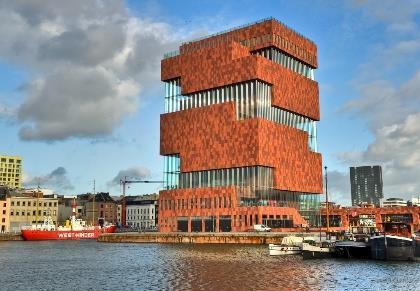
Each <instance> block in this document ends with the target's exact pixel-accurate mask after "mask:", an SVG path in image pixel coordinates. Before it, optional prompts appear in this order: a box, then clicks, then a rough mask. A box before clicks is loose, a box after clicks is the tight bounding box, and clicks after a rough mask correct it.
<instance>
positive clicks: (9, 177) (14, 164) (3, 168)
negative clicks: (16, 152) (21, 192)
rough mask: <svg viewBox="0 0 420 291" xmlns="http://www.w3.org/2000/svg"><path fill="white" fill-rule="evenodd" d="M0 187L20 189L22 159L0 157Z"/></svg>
mask: <svg viewBox="0 0 420 291" xmlns="http://www.w3.org/2000/svg"><path fill="white" fill-rule="evenodd" d="M0 186H7V187H9V188H12V189H20V188H22V158H21V157H18V156H3V155H0Z"/></svg>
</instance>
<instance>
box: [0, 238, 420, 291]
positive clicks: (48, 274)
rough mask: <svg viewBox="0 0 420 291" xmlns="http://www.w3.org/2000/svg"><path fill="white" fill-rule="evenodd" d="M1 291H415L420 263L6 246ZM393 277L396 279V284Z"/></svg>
mask: <svg viewBox="0 0 420 291" xmlns="http://www.w3.org/2000/svg"><path fill="white" fill-rule="evenodd" d="M0 265H1V266H2V272H0V282H1V289H2V290H28V289H38V290H57V289H64V290H167V289H171V290H321V289H323V290H326V289H329V290H330V289H335V290H346V289H348V290H354V289H358V290H360V289H369V290H372V289H382V290H415V289H416V288H417V287H418V286H416V282H417V280H418V278H417V276H418V274H419V272H420V264H416V263H410V262H402V263H387V262H374V261H347V260H313V261H303V260H302V259H301V258H300V257H299V256H285V257H270V256H269V255H268V249H267V247H266V246H243V245H242V246H239V245H163V244H100V243H96V242H94V241H79V242H3V243H0ZM391 278H392V279H391Z"/></svg>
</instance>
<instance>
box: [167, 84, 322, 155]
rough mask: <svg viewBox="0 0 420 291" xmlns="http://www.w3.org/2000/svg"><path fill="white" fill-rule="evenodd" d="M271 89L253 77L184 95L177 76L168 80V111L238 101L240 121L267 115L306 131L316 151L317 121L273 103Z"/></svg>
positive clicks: (309, 142) (311, 147)
mask: <svg viewBox="0 0 420 291" xmlns="http://www.w3.org/2000/svg"><path fill="white" fill-rule="evenodd" d="M271 91H272V90H271V86H270V85H269V84H266V83H263V82H261V81H258V80H253V81H249V82H244V83H238V84H232V85H228V86H224V87H219V88H214V89H210V90H206V91H201V92H196V93H193V94H189V95H186V96H183V95H181V85H180V79H174V80H170V81H167V82H165V94H166V95H165V113H170V112H176V111H181V110H188V109H192V108H198V107H204V106H209V105H213V104H220V103H225V102H235V106H236V115H237V119H238V120H243V119H248V118H264V119H267V120H271V121H274V122H276V123H279V124H283V125H287V126H290V127H293V128H296V129H299V130H302V131H305V132H306V133H308V137H309V139H308V145H309V148H310V149H311V150H312V151H314V152H317V128H316V124H317V122H316V121H315V120H312V119H310V118H308V117H305V116H302V115H298V114H296V113H293V112H290V111H287V110H284V109H281V108H278V107H274V106H272V104H271V98H272V96H271Z"/></svg>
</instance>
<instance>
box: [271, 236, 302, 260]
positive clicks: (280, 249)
mask: <svg viewBox="0 0 420 291" xmlns="http://www.w3.org/2000/svg"><path fill="white" fill-rule="evenodd" d="M302 241H303V238H301V237H296V236H287V237H284V238H283V239H282V242H281V244H269V245H268V250H269V253H270V256H282V255H297V254H300V253H301V252H302Z"/></svg>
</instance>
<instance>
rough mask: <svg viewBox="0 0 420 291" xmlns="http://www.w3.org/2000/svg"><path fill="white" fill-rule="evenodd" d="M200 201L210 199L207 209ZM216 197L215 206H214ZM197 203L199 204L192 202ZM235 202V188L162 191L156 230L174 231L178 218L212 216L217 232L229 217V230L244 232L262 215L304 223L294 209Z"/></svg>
mask: <svg viewBox="0 0 420 291" xmlns="http://www.w3.org/2000/svg"><path fill="white" fill-rule="evenodd" d="M225 197H226V199H227V200H228V203H227V205H225V204H224V199H225ZM202 198H211V207H210V208H205V207H204V204H200V201H201V200H200V199H202ZM215 198H216V203H214V201H215ZM181 199H184V203H186V204H187V207H184V209H181V205H180V204H181V203H180V200H181ZM196 200H197V201H198V203H196V202H195V201H196ZM191 201H192V202H191ZM236 201H237V196H236V187H234V186H229V187H211V188H194V189H175V190H167V191H161V192H160V196H159V230H160V231H162V232H173V231H177V217H201V218H204V217H210V216H215V222H216V225H215V227H216V229H217V231H218V229H219V217H220V216H230V217H231V219H232V231H247V230H249V229H251V228H252V226H253V225H254V224H256V223H257V221H258V223H260V224H261V223H262V221H263V215H266V216H267V217H269V216H270V215H273V216H274V217H276V216H281V217H283V216H284V215H285V216H287V217H288V218H290V219H293V223H294V224H295V225H296V226H297V227H300V226H301V225H305V224H306V223H307V222H306V221H305V220H304V219H303V217H302V216H301V215H300V214H299V213H298V211H297V210H296V209H295V208H290V207H270V206H258V207H238V206H237V203H236ZM171 203H172V205H171ZM184 205H185V204H184ZM240 216H241V218H242V219H241V220H240V218H239V217H240ZM245 216H247V219H246V220H247V223H245ZM251 217H252V218H251ZM251 221H252V224H251ZM203 229H204V225H203Z"/></svg>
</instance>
